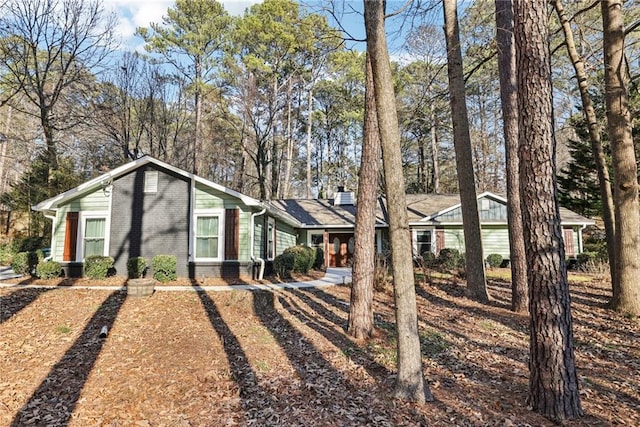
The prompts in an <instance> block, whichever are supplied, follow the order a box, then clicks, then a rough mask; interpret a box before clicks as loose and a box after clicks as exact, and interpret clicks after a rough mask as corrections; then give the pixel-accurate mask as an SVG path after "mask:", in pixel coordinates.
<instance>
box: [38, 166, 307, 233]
mask: <svg viewBox="0 0 640 427" xmlns="http://www.w3.org/2000/svg"><path fill="white" fill-rule="evenodd" d="M147 164H153V165H156V166H158V167H159V168H162V169H166V170H169V171H171V172H173V173H175V174H177V175H180V176H183V177H185V178H186V179H188V180H193V181H194V182H197V183H201V184H202V185H204V186H206V187H209V188H212V189H214V190H217V191H220V192H222V193H225V194H228V195H230V196H232V197H235V198H237V199H239V200H241V201H242V203H244V204H245V205H247V206H255V207H258V208H263V209H266V210H267V211H268V212H269V213H271V214H273V215H274V216H277V217H279V218H281V219H282V220H283V221H285V222H288V223H291V224H292V225H295V226H299V225H300V224H299V222H298V221H296V219H295V218H293V217H292V216H291V215H288V214H287V213H286V212H282V211H280V210H278V209H274V208H272V207H269V206H268V204H265V203H262V202H260V201H259V200H257V199H254V198H253V197H249V196H247V195H245V194H242V193H239V192H237V191H235V190H232V189H230V188H227V187H224V186H222V185H220V184H216V183H215V182H212V181H209V180H207V179H204V178H202V177H199V176H197V175H194V174H192V173H189V172H187V171H184V170H182V169H179V168H176V167H174V166H171V165H169V164H167V163H165V162H163V161H161V160H158V159H156V158H153V157H151V156H143V157H140V158H138V159H136V160H133V161H131V162H128V163H125V164H124V165H122V166H119V167H117V168H115V169H113V170H111V171H109V172H107V173H104V174H102V175H100V176H97V177H95V178H93V179H91V180H89V181H87V182H84V183H82V184H80V185H78V186H77V187H75V188H72V189H70V190H68V191H65V192H64V193H61V194H58V195H57V196H54V197H52V198H50V199H47V200H43V201H42V202H40V203H38V204H36V205H34V206H32V209H33V210H36V211H52V210H55V209H57V208H58V207H59V206H60V205H62V204H64V203H66V202H68V201H69V200H72V199H74V198H76V197H79V196H82V195H85V194H88V193H90V192H92V191H95V190H97V189H99V188H101V187H104V186H106V185H108V184H109V183H111V182H112V181H113V180H114V179H117V178H119V177H121V176H123V175H126V174H127V173H129V172H131V171H133V170H135V169H138V168H140V167H142V166H144V165H147Z"/></svg>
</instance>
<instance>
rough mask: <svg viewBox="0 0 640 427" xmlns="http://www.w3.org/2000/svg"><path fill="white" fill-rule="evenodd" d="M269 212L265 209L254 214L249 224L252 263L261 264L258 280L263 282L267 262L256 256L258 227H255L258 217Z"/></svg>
mask: <svg viewBox="0 0 640 427" xmlns="http://www.w3.org/2000/svg"><path fill="white" fill-rule="evenodd" d="M266 211H267V208H263V209H262V210H261V211H260V212H254V213H252V214H251V221H250V223H249V227H251V243H250V247H251V261H253V262H254V263H256V262H257V263H260V270H259V271H258V280H262V278H263V276H264V266H265V261H264V259H263V258H260V257H256V256H255V255H254V249H255V247H254V244H255V233H256V226H255V221H256V217H258V216H260V215H264V213H265V212H266Z"/></svg>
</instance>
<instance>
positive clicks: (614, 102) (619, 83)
mask: <svg viewBox="0 0 640 427" xmlns="http://www.w3.org/2000/svg"><path fill="white" fill-rule="evenodd" d="M600 4H601V8H602V24H603V30H604V34H603V47H604V80H605V97H606V104H607V123H608V128H609V137H610V139H611V153H612V156H613V180H614V183H615V191H614V192H613V197H614V202H615V219H616V221H615V222H616V225H615V229H616V233H615V235H616V247H615V249H616V254H615V274H614V277H615V278H616V281H615V282H614V283H613V298H612V300H611V306H612V307H613V308H614V309H616V310H618V311H622V312H625V313H631V314H633V315H635V316H638V315H640V291H639V290H638V277H639V276H640V245H639V244H638V242H640V210H639V208H638V167H637V164H636V154H635V149H634V143H633V136H632V133H631V113H630V111H629V99H628V98H629V96H628V93H627V85H628V81H629V80H628V73H627V62H626V59H625V55H624V36H625V31H624V19H623V14H622V0H603V1H602V2H601V3H600Z"/></svg>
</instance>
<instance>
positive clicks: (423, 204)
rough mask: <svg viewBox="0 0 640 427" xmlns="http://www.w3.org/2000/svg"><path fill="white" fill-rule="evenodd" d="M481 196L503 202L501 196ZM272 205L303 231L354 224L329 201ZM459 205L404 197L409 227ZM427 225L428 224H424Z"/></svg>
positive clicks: (381, 215)
mask: <svg viewBox="0 0 640 427" xmlns="http://www.w3.org/2000/svg"><path fill="white" fill-rule="evenodd" d="M483 194H486V195H488V196H490V197H491V196H493V198H497V199H501V200H504V197H503V196H501V195H494V194H490V193H483ZM479 196H480V195H479ZM272 204H273V206H275V207H277V208H279V209H281V210H283V211H285V212H287V213H288V214H289V215H291V216H292V217H293V218H295V219H296V220H298V221H299V222H301V223H302V224H303V225H304V226H305V227H322V226H327V227H347V226H353V225H354V224H355V214H356V207H355V206H353V205H342V206H334V205H333V200H332V199H300V200H296V199H285V200H274V201H273V202H272ZM459 204H460V195H459V194H407V213H408V219H409V223H417V222H419V221H421V220H423V219H424V218H427V217H431V216H434V215H436V214H438V213H440V212H442V211H444V210H447V209H450V208H453V207H455V206H457V205H459ZM376 218H377V221H376V225H378V226H384V225H386V224H387V218H388V217H387V209H386V200H385V199H384V198H382V197H381V198H380V199H379V200H378V207H377V212H376ZM560 218H561V219H562V222H563V223H564V224H592V223H593V220H591V219H588V218H585V217H583V216H582V215H579V214H577V213H575V212H573V211H570V210H569V209H565V208H562V207H561V208H560ZM426 224H428V223H427V222H425V225H426Z"/></svg>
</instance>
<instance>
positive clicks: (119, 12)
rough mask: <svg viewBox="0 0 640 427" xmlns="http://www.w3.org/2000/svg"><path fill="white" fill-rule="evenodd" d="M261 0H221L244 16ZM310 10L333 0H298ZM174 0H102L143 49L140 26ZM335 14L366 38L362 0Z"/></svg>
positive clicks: (125, 43) (126, 43)
mask: <svg viewBox="0 0 640 427" xmlns="http://www.w3.org/2000/svg"><path fill="white" fill-rule="evenodd" d="M259 1H260V0H220V3H222V4H223V6H224V7H225V9H226V10H227V11H228V12H229V13H230V14H231V15H235V16H241V15H242V14H243V13H244V11H245V10H246V9H247V8H249V7H250V6H251V5H252V4H254V3H258V2H259ZM299 1H300V3H301V4H302V5H303V6H306V7H307V9H308V10H309V11H310V12H322V11H323V10H325V9H326V8H327V7H328V5H330V4H331V3H330V2H329V1H327V0H299ZM405 2H406V0H389V1H388V5H387V11H392V10H393V9H395V8H398V7H402V5H404V4H405ZM174 3H175V0H103V4H104V7H105V9H106V10H107V11H113V12H114V13H115V14H116V16H117V17H118V19H119V21H120V23H119V25H118V34H117V35H118V37H119V38H120V40H121V46H122V48H123V49H126V50H138V51H142V50H144V49H143V46H144V42H143V41H142V39H141V38H139V37H135V36H134V34H135V31H136V28H138V27H148V26H149V24H150V23H152V22H157V23H160V22H162V16H163V15H166V12H167V9H168V8H169V7H171V6H173V5H174ZM335 4H336V18H337V19H338V20H339V21H340V24H341V25H342V27H343V29H344V30H345V31H346V32H348V33H349V35H350V36H352V37H353V38H354V39H364V22H363V18H362V14H361V12H362V0H344V1H336V2H335ZM327 16H328V19H329V22H330V24H331V25H334V26H337V25H336V19H334V18H333V17H331V16H330V15H327ZM394 24H395V25H398V19H394V20H390V22H388V24H387V25H388V31H389V32H390V37H389V44H390V48H391V49H392V50H393V48H394V43H395V44H397V43H398V42H399V40H398V37H397V34H395V36H394V35H393V31H392V28H393V26H394ZM347 45H348V46H350V47H353V46H355V48H356V49H358V50H364V49H365V47H364V43H355V42H350V43H347Z"/></svg>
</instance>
